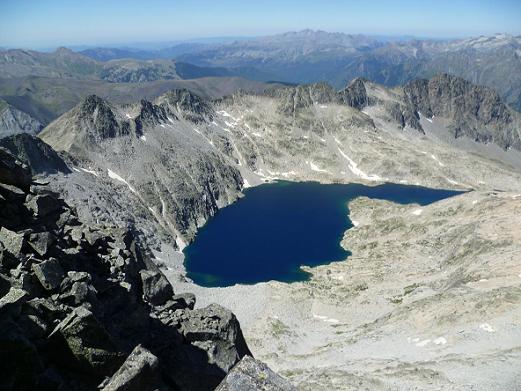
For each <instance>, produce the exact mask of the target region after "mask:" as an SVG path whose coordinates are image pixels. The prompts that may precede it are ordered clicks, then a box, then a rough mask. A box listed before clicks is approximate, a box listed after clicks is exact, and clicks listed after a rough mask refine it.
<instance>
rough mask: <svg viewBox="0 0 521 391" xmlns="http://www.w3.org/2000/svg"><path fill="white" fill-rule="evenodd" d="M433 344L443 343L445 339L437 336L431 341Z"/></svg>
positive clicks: (445, 341)
mask: <svg viewBox="0 0 521 391" xmlns="http://www.w3.org/2000/svg"><path fill="white" fill-rule="evenodd" d="M432 343H433V344H434V345H445V344H446V343H447V340H446V339H445V338H444V337H438V338H436V339H435V340H434V341H432Z"/></svg>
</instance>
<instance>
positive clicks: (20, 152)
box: [0, 133, 70, 174]
mask: <svg viewBox="0 0 521 391" xmlns="http://www.w3.org/2000/svg"><path fill="white" fill-rule="evenodd" d="M0 146H1V147H4V148H5V149H7V150H9V151H10V152H11V153H12V154H13V155H15V156H16V157H17V158H18V159H19V160H21V161H22V162H23V163H25V164H27V165H28V166H30V167H31V169H32V171H33V173H34V174H44V173H45V174H52V173H56V172H62V173H69V172H70V169H69V168H68V167H67V164H66V163H65V162H64V160H63V159H62V158H61V157H60V156H59V155H58V154H57V153H56V151H55V150H54V149H52V147H51V146H50V145H48V144H46V143H44V142H43V141H42V140H40V139H39V138H38V137H35V136H33V135H30V134H27V133H22V134H16V135H12V136H8V137H4V138H2V139H0Z"/></svg>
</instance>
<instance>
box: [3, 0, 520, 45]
mask: <svg viewBox="0 0 521 391" xmlns="http://www.w3.org/2000/svg"><path fill="white" fill-rule="evenodd" d="M304 28H312V29H321V30H326V31H335V32H336V31H338V32H347V33H363V34H372V35H416V36H422V37H427V36H428V37H464V36H473V35H480V34H484V35H486V34H493V33H495V32H506V33H510V34H516V35H519V34H521V0H495V1H489V0H481V1H479V0H450V1H447V0H438V1H432V0H424V1H421V0H416V1H412V0H394V1H393V0H387V1H384V0H366V1H362V0H355V1H350V0H344V1H340V0H314V1H308V0H298V1H297V0H286V1H284V0H277V1H276V0H264V1H248V0H242V1H236V0H213V1H212V0H184V1H175V0H170V1H167V0H140V1H135V0H125V1H123V0H101V1H100V0H85V1H83V0H81V1H80V0H0V46H7V47H29V48H31V47H32V48H38V47H51V46H60V45H81V44H86V45H94V44H110V43H118V44H122V43H126V42H147V41H175V40H183V39H191V38H199V37H215V36H256V35H265V34H273V33H280V32H285V31H292V30H301V29H304Z"/></svg>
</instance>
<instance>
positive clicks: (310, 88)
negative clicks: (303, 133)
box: [268, 83, 338, 115]
mask: <svg viewBox="0 0 521 391" xmlns="http://www.w3.org/2000/svg"><path fill="white" fill-rule="evenodd" d="M268 94H269V95H272V96H274V97H276V98H278V99H279V100H280V103H279V110H280V111H281V112H282V113H285V114H289V115H295V113H296V112H297V111H298V110H299V109H302V108H305V107H309V106H312V105H314V104H327V103H331V102H338V95H337V92H336V91H335V90H334V89H333V87H331V86H330V85H329V84H327V83H315V84H305V85H300V86H297V87H288V88H280V89H276V90H273V91H269V92H268Z"/></svg>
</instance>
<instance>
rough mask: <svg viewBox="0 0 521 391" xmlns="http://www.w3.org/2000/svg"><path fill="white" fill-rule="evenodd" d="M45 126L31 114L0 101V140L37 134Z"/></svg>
mask: <svg viewBox="0 0 521 391" xmlns="http://www.w3.org/2000/svg"><path fill="white" fill-rule="evenodd" d="M42 128H43V125H42V124H41V123H40V122H39V121H38V120H36V119H34V118H33V117H31V116H30V115H29V114H27V113H24V112H23V111H20V110H18V109H16V108H14V107H13V106H11V105H10V104H8V103H7V102H5V101H3V100H0V138H2V137H6V136H9V135H12V134H18V133H30V134H36V133H38V132H39V131H40V130H42Z"/></svg>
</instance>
